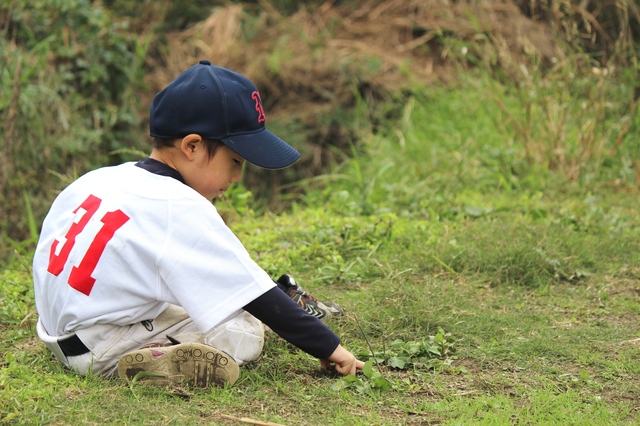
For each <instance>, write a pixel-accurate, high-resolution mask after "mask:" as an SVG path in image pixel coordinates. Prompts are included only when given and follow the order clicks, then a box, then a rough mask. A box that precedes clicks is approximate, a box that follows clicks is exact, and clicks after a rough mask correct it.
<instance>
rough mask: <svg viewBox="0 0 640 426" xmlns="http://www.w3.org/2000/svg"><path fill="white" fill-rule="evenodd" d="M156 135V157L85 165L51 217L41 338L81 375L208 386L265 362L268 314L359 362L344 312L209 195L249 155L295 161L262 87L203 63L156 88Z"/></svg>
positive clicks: (322, 350) (305, 343) (324, 356)
mask: <svg viewBox="0 0 640 426" xmlns="http://www.w3.org/2000/svg"><path fill="white" fill-rule="evenodd" d="M150 130H151V131H150V134H151V136H152V137H153V138H154V139H153V149H152V151H151V154H150V155H149V157H147V158H146V159H144V160H142V161H139V162H137V163H125V164H122V165H119V166H114V167H105V168H101V169H98V170H94V171H92V172H89V173H87V174H86V175H84V176H82V177H81V178H79V179H78V180H76V181H75V182H74V183H72V184H71V185H69V186H68V187H67V188H66V189H65V190H63V191H62V192H61V193H60V195H59V196H58V197H57V198H56V200H55V201H54V203H53V205H52V207H51V209H50V211H49V213H48V214H47V217H46V218H45V220H44V223H43V225H42V232H41V236H40V240H39V242H38V246H37V248H36V252H35V257H34V261H33V275H34V286H35V298H36V307H37V311H38V315H39V320H38V323H37V327H36V329H37V333H38V336H39V337H40V338H41V340H43V342H44V343H45V345H46V346H47V347H48V348H49V349H50V350H51V351H52V352H53V353H54V354H55V356H56V357H57V358H58V359H59V360H60V361H61V362H62V363H63V364H64V365H65V366H67V367H69V368H72V369H75V370H76V371H78V372H79V373H80V374H87V373H89V372H93V373H94V374H101V375H105V376H111V375H115V374H116V371H117V372H118V374H119V375H120V377H122V378H123V379H125V380H131V379H132V378H133V377H135V376H136V375H137V374H138V373H139V372H148V373H156V374H152V375H145V376H152V377H160V376H162V379H160V380H161V381H163V382H166V381H169V382H187V383H189V384H191V385H193V386H198V387H204V386H207V385H208V384H210V383H212V384H217V385H220V384H222V383H224V382H228V383H233V382H235V381H236V380H237V378H238V374H239V369H238V365H242V364H243V363H245V362H247V361H253V360H256V359H257V358H258V357H259V355H260V353H261V351H262V347H263V343H264V330H263V323H264V324H266V325H267V326H269V327H270V328H271V329H272V330H273V331H274V332H276V333H277V334H278V335H280V336H281V337H283V338H284V339H286V340H287V341H289V342H290V343H292V344H293V345H295V346H297V347H298V348H300V349H302V350H303V351H305V352H307V353H309V354H311V355H313V356H314V357H317V358H319V359H320V364H321V366H322V367H323V368H325V369H327V370H334V369H335V370H336V371H337V372H339V373H341V374H345V375H346V374H355V373H356V370H358V369H361V368H362V366H363V362H362V361H359V360H357V359H356V358H355V357H354V356H353V355H352V354H351V353H350V352H349V351H348V350H347V349H345V348H344V347H342V346H341V345H340V338H339V337H338V336H336V335H335V334H334V333H333V332H332V331H331V330H330V329H329V328H328V327H327V326H326V325H325V324H324V322H322V320H326V319H328V318H330V317H331V316H334V315H340V314H342V310H341V309H340V307H339V306H337V305H334V304H331V303H324V304H323V303H321V302H318V301H317V300H316V299H315V298H313V297H311V296H309V295H308V294H306V293H305V292H304V290H302V288H301V287H300V286H299V285H298V284H297V283H296V282H295V280H294V279H293V278H291V276H289V275H283V276H282V277H280V278H279V279H278V280H277V282H274V281H273V280H272V279H271V278H270V277H269V276H268V275H267V273H266V272H265V271H264V270H262V269H261V268H260V267H259V266H258V265H257V264H256V263H255V262H254V261H253V260H252V259H251V258H250V256H249V254H248V253H247V251H246V249H245V248H244V247H243V245H242V244H241V243H240V241H239V240H238V239H237V238H236V237H235V235H234V234H233V233H232V232H231V230H230V229H229V228H228V227H227V226H226V225H225V223H224V222H223V220H222V219H221V217H220V215H219V214H218V212H217V211H216V208H215V207H214V206H213V204H212V203H211V200H212V199H214V198H215V197H218V196H220V195H221V194H222V193H224V191H225V190H227V188H228V187H229V186H230V185H231V184H232V183H233V182H237V181H239V180H240V179H241V177H242V168H243V163H244V161H248V162H250V163H252V164H255V165H257V166H260V167H264V168H268V169H279V168H284V167H287V166H289V165H291V164H292V163H294V162H295V161H296V160H297V159H298V158H299V157H300V154H299V153H298V152H297V151H296V150H295V149H293V148H292V147H291V146H289V145H288V144H287V143H285V142H284V141H282V140H281V139H280V138H278V137H277V136H275V135H274V134H273V133H271V132H270V131H268V130H267V129H266V127H265V114H264V110H263V107H262V102H261V99H260V94H259V93H258V90H257V89H256V87H255V86H254V85H253V83H251V82H250V81H249V80H248V79H247V78H245V77H243V76H242V75H240V74H238V73H235V72H233V71H230V70H227V69H224V68H221V67H217V66H214V65H212V64H211V63H210V62H209V61H206V60H202V61H200V63H198V64H196V65H194V66H193V67H191V68H189V69H187V70H186V71H184V72H183V73H181V74H180V75H179V76H178V77H177V78H176V79H175V80H174V81H173V82H171V83H170V84H169V85H168V86H167V87H166V88H165V89H163V90H162V91H160V92H159V93H158V94H157V95H156V96H155V98H154V100H153V103H152V104H151V113H150ZM321 319H322V320H321Z"/></svg>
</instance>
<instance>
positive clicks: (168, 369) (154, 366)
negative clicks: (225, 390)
mask: <svg viewBox="0 0 640 426" xmlns="http://www.w3.org/2000/svg"><path fill="white" fill-rule="evenodd" d="M141 372H144V373H151V374H150V375H149V376H144V375H142V377H140V379H141V380H142V379H144V380H153V382H154V383H155V384H158V385H166V384H181V385H185V384H186V385H188V386H191V387H194V388H205V387H207V386H208V385H209V384H212V385H215V386H223V385H224V383H228V384H233V383H235V382H236V380H238V376H239V375H240V369H239V368H238V364H237V363H236V362H235V360H234V359H233V358H232V357H230V356H229V355H227V354H226V353H225V352H223V351H220V350H218V349H216V348H214V347H211V346H208V345H205V344H202V343H180V344H177V345H174V346H163V347H147V348H143V349H140V350H137V351H133V352H129V353H127V354H125V355H123V356H122V358H120V361H118V374H119V375H120V377H121V378H123V379H124V380H126V381H131V380H133V379H134V377H136V375H137V374H138V373H141Z"/></svg>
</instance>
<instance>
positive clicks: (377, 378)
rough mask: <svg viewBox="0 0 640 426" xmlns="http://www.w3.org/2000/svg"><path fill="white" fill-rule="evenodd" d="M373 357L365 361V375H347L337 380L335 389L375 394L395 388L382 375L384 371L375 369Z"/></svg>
mask: <svg viewBox="0 0 640 426" xmlns="http://www.w3.org/2000/svg"><path fill="white" fill-rule="evenodd" d="M373 362H374V360H373V359H370V360H369V361H367V362H365V364H364V367H363V368H362V373H363V376H364V377H363V376H345V377H344V378H343V379H342V380H341V381H339V382H337V383H336V384H335V385H334V386H333V389H334V390H341V389H352V390H355V391H356V392H358V393H362V394H368V395H374V394H376V393H380V392H386V391H388V390H391V389H393V388H394V385H393V384H392V383H391V382H390V381H389V380H387V379H386V378H385V377H383V376H382V373H380V372H379V371H375V370H374V368H373Z"/></svg>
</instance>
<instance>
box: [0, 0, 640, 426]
mask: <svg viewBox="0 0 640 426" xmlns="http://www.w3.org/2000/svg"><path fill="white" fill-rule="evenodd" d="M0 29H1V31H2V37H1V38H0V55H1V57H0V79H2V82H1V87H2V88H3V90H1V91H0V117H1V118H0V130H1V131H2V134H3V135H4V138H3V139H2V145H1V146H2V155H1V158H2V160H1V166H2V175H1V176H0V179H1V180H0V189H1V192H0V198H1V202H0V209H1V210H0V232H1V234H2V246H1V247H2V248H1V250H0V259H1V260H2V265H3V269H2V272H1V273H0V290H1V292H0V300H1V301H2V303H1V304H0V331H2V333H3V336H4V338H3V341H2V344H0V354H2V356H1V357H0V367H1V370H0V400H1V401H3V402H2V403H1V404H0V421H1V422H6V423H47V424H48V423H57V424H60V423H62V424H76V423H78V422H83V423H89V424H93V423H104V422H105V421H107V422H110V423H127V424H129V423H140V422H143V421H146V422H153V423H158V424H170V423H178V424H180V423H185V422H187V421H188V422H190V423H194V422H195V423H225V422H227V423H229V424H236V423H239V422H240V421H239V420H237V419H238V418H242V417H250V418H253V419H261V420H264V421H271V422H278V423H282V424H412V423H414V424H432V423H433V424H436V423H447V424H496V423H497V424H510V423H534V424H538V423H554V424H612V423H616V424H618V423H620V424H624V423H627V424H634V423H637V422H638V420H640V418H639V415H638V410H639V409H640V407H638V404H637V401H638V400H639V397H640V382H639V381H638V379H637V377H638V373H639V372H640V364H639V363H638V359H639V358H638V356H639V355H640V346H639V343H638V342H640V336H639V335H638V331H637V330H638V325H639V324H638V309H639V304H638V302H639V299H638V298H639V295H640V286H639V285H638V278H639V277H640V269H639V268H638V264H639V262H638V261H639V260H640V259H639V256H638V253H639V248H640V247H639V245H640V243H639V242H638V241H640V239H639V237H640V235H638V234H639V229H640V226H639V225H640V220H639V219H638V218H639V217H640V215H639V207H640V206H639V202H638V196H637V192H638V184H639V183H640V164H639V162H638V161H639V159H640V144H639V143H638V134H639V130H640V127H639V126H640V114H639V113H638V110H637V106H638V97H639V96H640V88H639V86H638V71H639V65H638V55H639V54H640V51H639V50H638V47H637V46H638V42H640V8H639V7H638V6H637V4H636V3H635V2H633V1H631V0H628V1H626V0H622V1H620V0H618V1H613V0H611V1H595V0H594V1H590V0H586V1H581V2H577V1H572V0H553V1H552V0H548V1H545V0H540V1H530V0H520V1H498V0H495V1H488V0H487V1H473V2H472V1H468V2H467V1H424V0H421V1H417V0H416V1H411V0H405V1H399V0H398V1H373V0H370V1H357V2H356V1H353V2H348V1H322V2H320V1H311V0H309V1H305V2H292V1H287V0H281V1H273V2H263V1H260V2H245V3H236V2H224V3H223V2H215V1H202V0H199V1H194V2H190V4H189V6H184V5H180V6H178V5H176V4H174V2H169V1H155V2H151V1H146V0H145V1H141V2H131V1H126V0H120V1H118V0H114V1H102V2H96V1H93V2H92V1H88V0H87V1H71V0H37V1H30V2H24V1H17V0H14V1H7V0H4V1H2V2H0ZM202 57H207V58H210V59H212V60H213V61H214V62H217V63H218V64H220V65H224V66H228V67H230V68H235V69H238V70H242V72H243V73H244V74H246V75H248V76H249V77H250V78H251V79H252V80H253V81H255V82H256V84H257V85H258V87H259V88H260V90H261V92H262V94H263V98H264V99H265V107H266V109H267V113H268V115H269V127H270V128H271V129H272V130H274V131H275V132H276V133H278V134H280V135H282V136H283V137H284V138H285V139H286V140H288V141H290V142H291V143H292V144H294V145H295V146H296V147H297V148H299V149H300V150H301V152H302V153H303V158H302V159H301V161H300V162H299V163H298V164H296V165H295V166H293V167H291V168H289V169H287V170H284V171H280V172H275V173H274V172H270V173H267V174H265V172H264V171H260V170H255V169H254V168H252V167H248V168H247V174H246V177H245V180H244V182H243V184H241V185H237V186H235V187H234V188H233V189H232V190H231V191H229V193H228V194H227V195H226V197H225V198H224V199H221V200H218V201H217V202H216V203H217V206H218V208H219V209H220V211H221V212H222V213H223V214H224V217H225V218H226V220H227V221H228V223H229V224H230V226H231V227H232V228H233V229H234V231H235V232H236V233H238V235H239V236H240V237H241V239H242V240H243V241H244V242H245V243H246V245H247V247H248V248H249V250H250V251H251V252H252V254H253V255H254V256H255V258H256V259H257V261H258V263H260V264H261V266H263V267H264V268H265V269H266V270H267V271H268V272H270V273H271V274H273V275H277V274H279V273H281V272H285V271H287V272H292V273H294V274H295V275H296V276H297V277H298V279H299V280H300V281H301V282H303V284H304V285H305V287H307V288H308V289H310V290H312V293H314V294H316V295H318V296H320V297H321V298H326V297H330V298H331V299H333V300H335V301H338V302H340V303H341V304H342V305H343V306H344V307H345V308H346V309H347V311H348V315H347V317H346V318H345V319H344V320H342V321H337V322H335V323H334V324H332V328H334V329H335V330H336V331H337V332H338V333H339V334H340V335H341V336H343V337H344V340H345V344H346V346H348V347H350V348H351V349H353V350H355V351H356V352H357V353H358V354H359V356H360V357H361V358H362V359H363V360H369V364H368V368H367V371H366V374H363V375H360V376H358V377H356V378H352V379H341V378H337V377H333V376H329V375H324V374H323V373H321V372H319V369H318V367H317V363H316V361H315V360H313V359H311V358H310V357H307V356H306V355H304V354H301V353H300V352H299V351H297V350H296V349H295V348H292V347H290V346H288V345H287V344H286V343H285V342H283V341H281V340H279V339H277V338H275V337H274V336H272V335H270V336H269V337H268V339H267V343H266V348H265V353H264V356H263V357H262V358H261V359H260V361H259V362H256V363H254V364H252V365H249V366H247V367H246V368H244V369H243V372H242V377H241V380H240V382H239V383H238V384H237V385H236V386H234V387H233V388H231V389H211V390H207V391H205V392H195V393H194V392H191V391H189V390H186V389H154V388H150V387H147V386H144V385H140V386H135V387H131V388H129V387H126V386H125V385H123V384H122V383H120V382H119V381H117V380H103V379H100V378H96V377H87V378H82V377H78V376H75V375H73V374H69V373H68V372H65V371H64V370H63V369H62V368H61V367H60V366H59V365H58V364H57V363H56V362H55V361H54V360H52V359H51V355H50V354H49V353H48V352H47V351H46V349H45V348H44V347H43V346H42V345H41V344H40V343H39V342H38V341H37V339H36V338H35V337H34V331H33V328H34V324H35V316H36V313H35V310H34V304H33V291H32V288H31V278H30V262H31V254H32V250H33V247H34V244H35V242H36V241H37V237H38V226H39V224H40V222H41V220H42V218H43V217H44V215H45V214H46V211H47V209H48V206H49V205H50V203H51V201H52V199H53V197H55V194H56V193H57V191H59V190H61V189H62V188H63V187H64V186H65V185H66V184H68V183H69V182H70V181H71V180H73V179H74V177H75V176H78V175H81V174H83V173H84V172H86V171H87V170H89V169H92V168H94V167H98V166H102V165H105V164H112V163H118V162H121V161H125V160H130V159H135V158H139V157H140V156H141V155H144V154H143V153H144V152H146V151H147V150H148V148H147V136H146V134H147V129H146V127H147V121H146V120H147V117H146V115H147V111H148V104H149V102H150V100H151V97H152V96H153V94H154V93H155V92H156V91H157V90H159V89H160V88H162V87H163V86H164V85H166V84H167V83H168V82H169V81H170V80H171V79H172V78H173V77H175V75H177V74H178V73H179V72H180V71H182V70H183V69H184V68H185V67H186V66H189V65H191V64H192V63H195V62H196V61H197V60H198V59H201V58H202ZM105 392H106V393H108V394H109V395H110V397H111V403H110V405H109V406H108V407H105V406H104V404H103V403H102V401H103V398H104V396H103V395H104V394H105ZM234 418H235V419H236V420H233V419H234ZM105 419H106V420H105Z"/></svg>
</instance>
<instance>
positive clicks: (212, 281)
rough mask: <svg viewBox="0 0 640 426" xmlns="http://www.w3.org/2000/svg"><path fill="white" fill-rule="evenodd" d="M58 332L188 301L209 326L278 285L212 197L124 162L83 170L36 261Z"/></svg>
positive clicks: (148, 315) (58, 205)
mask: <svg viewBox="0 0 640 426" xmlns="http://www.w3.org/2000/svg"><path fill="white" fill-rule="evenodd" d="M33 276H34V286H35V299H36V308H37V310H38V314H39V316H40V319H41V321H42V324H43V325H44V327H45V329H46V331H47V332H48V333H49V334H50V335H51V336H60V335H63V334H67V333H72V332H74V331H76V330H79V329H83V328H86V327H89V326H91V325H93V324H115V325H128V324H133V323H135V322H139V321H143V320H149V319H153V318H155V317H157V316H158V315H159V314H160V313H161V312H162V311H163V310H165V309H166V308H167V306H168V303H171V304H176V305H179V306H182V307H183V308H184V309H185V310H186V311H187V313H188V314H189V316H190V317H191V318H192V320H193V321H194V323H195V324H196V325H197V326H198V328H199V329H200V330H201V331H202V332H203V333H205V332H207V331H209V330H210V329H211V328H213V327H214V326H216V325H218V324H220V323H221V322H222V321H223V320H225V319H227V318H229V317H231V316H233V315H235V314H237V313H238V311H239V310H240V309H241V308H242V307H243V306H245V305H246V304H247V303H249V302H251V301H252V300H254V299H256V298H257V297H259V296H260V295H262V294H263V293H265V292H266V291H268V290H269V289H271V288H273V287H274V286H275V284H274V282H273V281H272V280H271V278H270V277H269V276H268V274H267V273H266V272H265V271H263V270H262V269H261V268H260V267H259V266H258V265H257V264H256V263H255V262H254V261H253V260H252V259H251V257H250V256H249V254H248V253H247V251H246V249H245V248H244V247H243V246H242V244H241V243H240V241H239V240H238V239H237V238H236V237H235V235H234V234H233V233H232V232H231V230H230V229H229V228H228V227H227V226H226V225H225V223H224V222H223V220H222V218H221V217H220V215H219V214H218V212H217V210H216V208H215V207H214V206H213V204H211V202H210V201H209V200H207V199H205V198H204V197H203V196H201V195H200V194H198V193H197V192H196V191H195V190H193V189H192V188H190V187H188V186H187V185H185V184H183V183H181V182H180V181H178V180H177V179H174V178H172V177H167V176H160V175H157V174H154V173H150V172H148V171H146V170H144V169H142V168H139V167H136V166H135V164H134V163H125V164H122V165H120V166H115V167H105V168H102V169H98V170H95V171H93V172H90V173H87V174H86V175H84V176H82V177H81V178H80V179H78V180H77V181H76V182H74V183H72V184H71V185H70V186H69V187H67V188H66V189H65V190H64V191H62V193H61V194H60V195H59V196H58V197H57V198H56V200H55V201H54V203H53V205H52V207H51V210H50V211H49V213H48V214H47V217H46V218H45V220H44V223H43V226H42V232H41V235H40V240H39V242H38V246H37V248H36V252H35V257H34V261H33Z"/></svg>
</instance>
